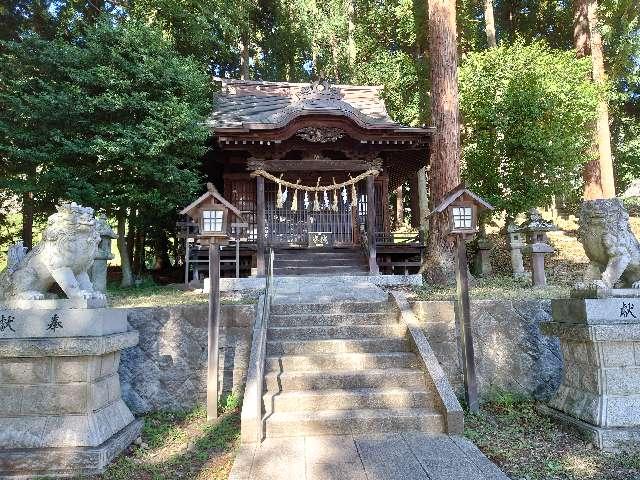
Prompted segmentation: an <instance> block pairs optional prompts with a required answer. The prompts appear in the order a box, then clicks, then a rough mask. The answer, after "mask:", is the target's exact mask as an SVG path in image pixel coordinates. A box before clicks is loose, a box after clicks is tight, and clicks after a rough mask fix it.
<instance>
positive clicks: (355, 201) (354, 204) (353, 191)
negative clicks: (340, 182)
mask: <svg viewBox="0 0 640 480" xmlns="http://www.w3.org/2000/svg"><path fill="white" fill-rule="evenodd" d="M349 178H351V174H349ZM356 178H358V177H356ZM351 206H352V207H353V208H358V192H357V191H356V182H353V183H352V184H351Z"/></svg>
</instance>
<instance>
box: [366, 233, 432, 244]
mask: <svg viewBox="0 0 640 480" xmlns="http://www.w3.org/2000/svg"><path fill="white" fill-rule="evenodd" d="M376 244H377V245H412V246H413V245H415V246H424V237H423V235H422V232H418V233H413V232H406V233H404V232H403V233H396V232H376Z"/></svg>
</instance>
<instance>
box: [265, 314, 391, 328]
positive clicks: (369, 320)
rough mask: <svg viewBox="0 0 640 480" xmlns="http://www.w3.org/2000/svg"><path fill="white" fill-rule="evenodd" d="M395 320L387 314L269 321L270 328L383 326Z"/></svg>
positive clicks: (285, 317)
mask: <svg viewBox="0 0 640 480" xmlns="http://www.w3.org/2000/svg"><path fill="white" fill-rule="evenodd" d="M393 322H395V320H394V319H393V317H392V316H391V315H389V314H387V313H328V314H323V315H317V314H312V313H297V314H296V313H294V314H289V315H273V316H271V317H270V319H269V325H271V326H272V327H303V326H313V325H315V326H320V325H325V326H330V325H332V326H337V325H384V324H387V323H393Z"/></svg>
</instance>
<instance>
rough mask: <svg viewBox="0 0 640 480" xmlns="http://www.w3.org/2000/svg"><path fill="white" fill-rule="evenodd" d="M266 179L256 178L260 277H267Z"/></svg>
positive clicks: (257, 256)
mask: <svg viewBox="0 0 640 480" xmlns="http://www.w3.org/2000/svg"><path fill="white" fill-rule="evenodd" d="M264 203H265V200H264V178H263V177H261V176H259V175H258V176H256V224H257V225H256V226H257V230H258V231H257V233H256V236H257V238H256V243H257V254H256V267H257V270H258V276H259V277H264V275H265V267H264V221H265V218H264V215H265V213H264V212H265V208H264Z"/></svg>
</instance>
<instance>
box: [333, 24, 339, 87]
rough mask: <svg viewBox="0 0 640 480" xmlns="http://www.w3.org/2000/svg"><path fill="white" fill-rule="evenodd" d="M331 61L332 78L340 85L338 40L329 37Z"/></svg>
mask: <svg viewBox="0 0 640 480" xmlns="http://www.w3.org/2000/svg"><path fill="white" fill-rule="evenodd" d="M331 59H332V60H333V62H332V63H333V77H334V80H335V82H336V83H340V66H339V65H338V61H339V58H338V39H337V38H336V37H335V35H331Z"/></svg>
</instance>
